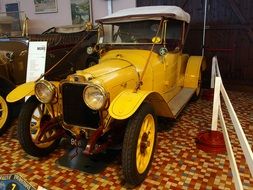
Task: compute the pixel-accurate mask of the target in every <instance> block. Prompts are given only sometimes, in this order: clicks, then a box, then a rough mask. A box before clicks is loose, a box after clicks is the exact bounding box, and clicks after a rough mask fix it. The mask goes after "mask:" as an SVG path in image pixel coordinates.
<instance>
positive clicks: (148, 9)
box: [96, 6, 191, 23]
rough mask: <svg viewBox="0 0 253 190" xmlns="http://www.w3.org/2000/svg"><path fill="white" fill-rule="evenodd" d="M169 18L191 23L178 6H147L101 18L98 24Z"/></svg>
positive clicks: (124, 10) (186, 14)
mask: <svg viewBox="0 0 253 190" xmlns="http://www.w3.org/2000/svg"><path fill="white" fill-rule="evenodd" d="M162 16H164V17H169V18H173V19H176V20H182V21H185V22H187V23H189V22H190V19H191V18H190V15H189V14H188V13H187V12H185V11H184V10H183V9H181V8H180V7H177V6H145V7H135V8H129V9H123V10H120V11H117V12H115V13H113V14H111V15H109V16H106V17H103V18H100V19H98V20H96V22H103V23H114V22H128V21H129V22H130V21H137V20H147V19H153V20H160V19H161V17H162Z"/></svg>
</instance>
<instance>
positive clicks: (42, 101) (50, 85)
mask: <svg viewBox="0 0 253 190" xmlns="http://www.w3.org/2000/svg"><path fill="white" fill-rule="evenodd" d="M38 84H43V85H45V86H46V87H47V88H48V89H49V91H50V92H51V93H52V95H51V98H50V99H48V100H47V101H45V100H43V99H42V98H41V97H40V96H39V95H38V93H36V85H38ZM34 92H35V93H34V94H35V96H36V98H37V99H38V100H39V101H40V102H41V103H43V104H48V103H50V102H52V101H53V99H54V98H55V96H56V87H55V85H54V84H53V83H52V82H50V81H47V80H39V81H38V82H36V83H35V86H34Z"/></svg>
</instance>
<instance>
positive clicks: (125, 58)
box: [7, 6, 205, 185]
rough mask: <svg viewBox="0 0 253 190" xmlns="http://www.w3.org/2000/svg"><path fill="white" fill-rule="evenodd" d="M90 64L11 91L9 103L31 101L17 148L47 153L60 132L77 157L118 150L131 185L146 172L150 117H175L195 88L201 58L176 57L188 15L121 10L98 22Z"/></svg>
mask: <svg viewBox="0 0 253 190" xmlns="http://www.w3.org/2000/svg"><path fill="white" fill-rule="evenodd" d="M97 22H98V24H99V26H100V29H99V34H98V42H97V44H96V46H95V48H88V49H87V51H88V53H93V52H94V51H97V52H99V54H100V60H99V63H98V64H97V65H95V66H92V67H89V68H87V69H84V70H78V71H77V72H76V73H75V74H72V75H69V76H68V77H67V78H66V79H65V80H62V81H60V82H53V81H47V80H39V81H35V82H30V83H26V84H24V85H21V86H19V87H17V88H16V89H15V90H13V91H12V92H11V93H10V94H9V95H8V97H7V100H8V101H9V102H14V101H18V100H19V99H21V98H23V97H25V96H31V97H30V98H29V99H28V100H27V101H26V103H25V105H24V106H23V108H22V110H21V113H20V115H19V121H18V137H19V141H20V144H21V146H22V148H23V149H24V150H25V151H26V152H27V153H28V154H30V155H32V156H37V157H41V156H46V155H48V154H49V153H50V152H52V151H53V150H54V149H55V148H56V146H57V144H58V143H59V141H60V139H61V138H62V137H63V136H64V135H70V136H72V138H73V140H72V143H73V144H75V145H76V146H79V145H80V144H81V143H80V141H81V140H82V139H86V140H87V144H85V145H84V147H83V148H84V151H83V153H84V154H86V155H94V154H97V153H99V152H101V151H104V150H106V149H107V148H110V147H111V146H114V145H121V147H122V170H123V176H124V178H125V180H126V182H127V183H128V184H131V185H138V184H140V183H141V182H142V181H143V180H144V179H145V178H146V176H147V174H148V171H149V169H150V167H151V163H152V159H153V155H154V152H155V147H156V139H157V117H166V118H176V117H177V116H178V115H179V113H180V111H181V110H182V109H183V107H184V106H185V105H186V103H187V102H188V101H189V100H190V99H191V98H197V97H198V96H199V94H200V88H201V73H202V70H204V69H205V60H204V58H203V57H202V56H189V55H187V54H183V53H182V48H183V45H184V43H185V38H186V33H187V28H188V24H189V22H190V16H189V14H188V13H186V12H184V11H183V10H182V9H181V8H179V7H176V6H150V7H138V8H131V9H125V10H121V11H118V12H115V13H114V14H111V15H109V16H106V17H103V18H101V19H98V20H97Z"/></svg>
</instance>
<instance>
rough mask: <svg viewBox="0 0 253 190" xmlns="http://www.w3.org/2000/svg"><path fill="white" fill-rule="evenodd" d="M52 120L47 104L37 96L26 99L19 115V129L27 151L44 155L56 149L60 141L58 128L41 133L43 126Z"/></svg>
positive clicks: (21, 140)
mask: <svg viewBox="0 0 253 190" xmlns="http://www.w3.org/2000/svg"><path fill="white" fill-rule="evenodd" d="M51 120H52V116H51V115H50V114H49V111H48V110H47V108H46V106H45V105H44V104H42V103H40V102H39V101H38V100H37V98H36V97H35V96H31V97H30V98H29V99H28V100H27V101H26V103H25V104H24V106H23V107H22V109H21V112H20V115H19V120H18V130H17V133H18V138H19V142H20V144H21V146H22V148H23V149H24V150H25V152H26V153H28V154H30V155H32V156H36V157H42V156H46V155H48V154H50V153H51V152H52V151H54V150H55V149H56V147H57V145H58V144H59V141H60V138H59V137H57V136H56V129H55V128H52V129H51V130H46V132H45V133H44V134H41V130H42V129H43V126H44V125H46V124H47V123H49V122H50V121H51ZM54 137H55V138H54ZM56 137H57V138H56Z"/></svg>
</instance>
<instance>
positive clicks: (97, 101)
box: [83, 85, 107, 110]
mask: <svg viewBox="0 0 253 190" xmlns="http://www.w3.org/2000/svg"><path fill="white" fill-rule="evenodd" d="M83 100H84V102H85V104H86V105H87V106H88V107H89V108H90V109H92V110H100V109H102V108H104V106H105V104H106V100H107V96H106V93H105V90H104V89H103V88H102V87H101V86H97V85H88V86H86V87H85V88H84V90H83Z"/></svg>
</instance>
